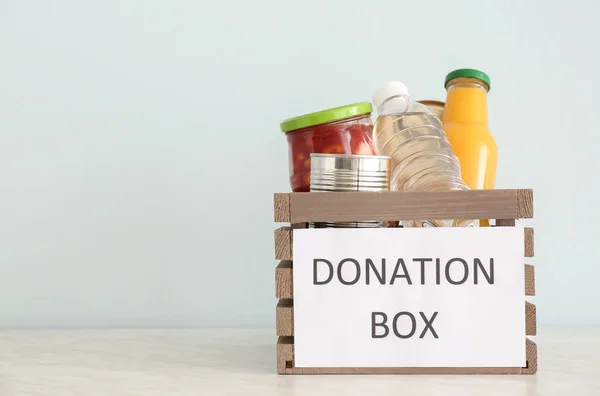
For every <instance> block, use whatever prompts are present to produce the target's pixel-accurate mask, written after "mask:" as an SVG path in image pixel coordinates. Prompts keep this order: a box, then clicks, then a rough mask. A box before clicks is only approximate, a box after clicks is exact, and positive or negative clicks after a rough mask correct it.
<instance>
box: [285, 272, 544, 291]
mask: <svg viewBox="0 0 600 396" xmlns="http://www.w3.org/2000/svg"><path fill="white" fill-rule="evenodd" d="M290 287H291V285H290ZM525 295H526V296H535V267H534V266H533V265H531V264H525Z"/></svg>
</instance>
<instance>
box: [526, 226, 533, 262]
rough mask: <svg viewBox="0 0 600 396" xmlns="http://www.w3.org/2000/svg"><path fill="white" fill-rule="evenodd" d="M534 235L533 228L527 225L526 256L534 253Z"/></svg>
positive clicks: (531, 255)
mask: <svg viewBox="0 0 600 396" xmlns="http://www.w3.org/2000/svg"><path fill="white" fill-rule="evenodd" d="M533 240H534V235H533V228H531V227H525V257H533V255H534V241H533Z"/></svg>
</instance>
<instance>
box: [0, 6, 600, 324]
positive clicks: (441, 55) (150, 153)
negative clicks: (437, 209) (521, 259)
mask: <svg viewBox="0 0 600 396" xmlns="http://www.w3.org/2000/svg"><path fill="white" fill-rule="evenodd" d="M599 12H600V9H599V8H598V5H597V4H596V3H595V2H592V1H577V2H568V3H567V2H548V1H500V0H498V1H475V0H473V1H457V0H454V1H452V2H449V1H432V2H427V3H423V2H414V1H398V0H394V1H372V2H365V1H349V0H343V1H342V0H337V1H327V0H318V1H315V0H310V1H309V0H304V1H281V0H270V1H267V0H262V1H258V0H257V1H242V0H239V1H216V2H215V1H210V2H209V1H198V0H189V1H158V0H153V1H150V0H138V1H133V0H105V1H97V2H89V1H86V2H84V1H79V0H55V1H45V0H37V1H34V0H2V1H0V326H1V327H91V326H94V327H111V326H119V327H132V326H161V327H181V326H273V325H274V314H275V309H274V306H275V303H276V300H275V299H274V267H275V264H276V262H275V260H274V259H273V234H272V230H273V229H274V228H275V226H276V225H275V224H274V223H273V215H272V193H273V192H284V191H288V190H289V184H288V162H287V161H288V158H287V155H288V154H287V146H286V142H285V138H284V136H283V134H282V133H280V132H279V131H278V127H279V122H280V121H281V120H282V119H284V118H287V117H290V116H295V115H298V114H302V113H305V112H310V111H315V110H319V109H323V108H327V107H332V106H337V105H341V104H346V103H350V102H355V101H361V100H370V95H371V92H372V91H373V90H374V89H375V88H377V87H378V86H379V85H380V84H382V83H383V82H385V81H387V80H391V79H400V80H403V81H404V82H405V83H407V84H408V85H409V87H410V88H411V91H412V93H413V94H414V96H415V97H416V98H417V99H442V100H443V99H444V98H445V91H444V89H443V79H444V76H445V74H446V73H447V72H448V71H450V70H452V69H454V68H459V67H475V68H481V69H483V70H485V71H486V72H487V73H489V74H490V76H491V78H492V90H491V92H490V94H489V109H490V127H491V129H492V131H493V132H494V134H495V137H496V140H497V142H498V145H499V148H500V163H499V170H498V180H497V187H498V188H519V187H530V188H533V189H534V190H535V199H536V207H535V215H536V218H535V219H534V220H533V221H532V222H531V224H533V225H534V226H535V227H536V257H535V259H534V260H533V261H532V262H534V263H535V264H537V269H536V276H537V292H538V296H537V297H536V299H535V302H536V303H537V304H538V315H539V322H540V323H541V324H545V325H548V324H549V325H574V324H600V304H597V301H598V300H599V299H600V287H598V286H597V282H598V277H600V256H599V254H598V242H597V240H596V239H597V237H594V234H596V235H597V232H596V229H597V227H598V225H599V220H600V216H599V214H600V213H599V209H598V207H599V203H598V196H597V195H596V194H594V193H592V192H593V191H595V190H597V189H596V188H595V186H596V184H597V183H598V174H597V170H598V169H599V160H598V158H599V156H600V138H599V135H600V132H599V130H598V126H597V114H598V110H597V105H595V103H597V100H596V98H597V95H598V92H599V90H600V77H598V75H597V73H598V70H600V56H599V53H598V49H597V42H598V39H599V38H600V37H599V36H600V25H599V24H598V23H597V21H598V16H599Z"/></svg>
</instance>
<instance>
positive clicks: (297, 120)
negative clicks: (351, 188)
mask: <svg viewBox="0 0 600 396" xmlns="http://www.w3.org/2000/svg"><path fill="white" fill-rule="evenodd" d="M372 111H373V106H372V105H371V103H369V102H361V103H354V104H350V105H346V106H341V107H336V108H333V109H327V110H323V111H319V112H316V113H310V114H305V115H302V116H299V117H294V118H290V119H287V120H285V121H283V122H282V123H281V125H280V126H281V131H282V132H284V133H285V135H286V137H287V141H288V153H289V171H290V184H291V187H292V191H294V192H309V191H310V155H311V154H312V153H318V154H357V155H374V154H375V151H374V150H373V122H372V121H371V112H372Z"/></svg>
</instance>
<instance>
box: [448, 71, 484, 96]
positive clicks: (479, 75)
mask: <svg viewBox="0 0 600 396" xmlns="http://www.w3.org/2000/svg"><path fill="white" fill-rule="evenodd" d="M456 78H476V79H478V80H481V81H483V82H484V83H486V84H487V86H488V91H489V90H490V83H491V81H490V76H488V75H487V74H485V73H484V72H482V71H481V70H477V69H457V70H454V71H451V72H450V73H448V75H447V76H446V79H445V81H444V88H446V87H447V86H448V83H449V82H450V81H452V80H454V79H456Z"/></svg>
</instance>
